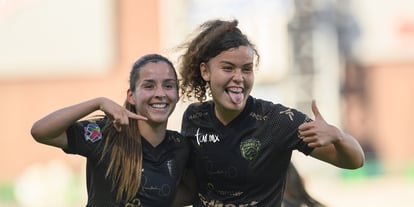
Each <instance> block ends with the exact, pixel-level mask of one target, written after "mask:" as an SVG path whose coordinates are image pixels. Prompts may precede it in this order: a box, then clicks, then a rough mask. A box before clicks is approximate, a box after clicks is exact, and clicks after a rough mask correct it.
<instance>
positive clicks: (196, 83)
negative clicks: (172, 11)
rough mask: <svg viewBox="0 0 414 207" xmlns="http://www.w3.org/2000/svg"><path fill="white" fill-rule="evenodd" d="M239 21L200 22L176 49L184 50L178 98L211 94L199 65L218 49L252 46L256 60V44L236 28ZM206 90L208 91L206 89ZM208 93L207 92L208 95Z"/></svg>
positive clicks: (257, 61) (180, 68)
mask: <svg viewBox="0 0 414 207" xmlns="http://www.w3.org/2000/svg"><path fill="white" fill-rule="evenodd" d="M237 25H238V21H237V20H232V21H223V20H210V21H207V22H205V23H203V24H201V25H200V26H199V27H198V28H197V29H196V30H195V31H194V33H193V34H192V36H193V38H190V39H189V40H188V41H187V42H185V43H183V44H182V45H181V46H180V48H179V49H184V50H185V52H184V54H183V55H181V56H180V57H179V62H180V65H179V67H178V70H179V74H180V76H181V80H180V81H181V85H180V89H181V95H182V96H181V98H182V99H188V100H192V99H193V98H194V99H196V100H198V101H200V102H202V101H205V100H206V98H207V95H208V96H210V95H211V91H210V90H209V88H210V87H209V85H208V83H207V82H206V81H205V80H204V79H203V78H202V76H201V73H200V64H201V63H203V62H205V63H206V62H208V61H209V60H210V59H211V58H214V57H215V56H217V55H219V54H220V53H221V52H223V51H226V50H229V49H231V48H237V47H239V46H248V47H250V48H252V50H253V51H254V54H255V57H256V64H258V63H259V58H260V56H259V54H258V52H257V49H256V46H255V45H254V44H253V43H252V42H251V41H250V40H249V39H248V38H247V36H246V35H244V34H243V33H242V32H241V30H240V29H239V28H238V27H237ZM207 90H208V91H207ZM207 93H208V94H207Z"/></svg>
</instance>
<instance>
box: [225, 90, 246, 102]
mask: <svg viewBox="0 0 414 207" xmlns="http://www.w3.org/2000/svg"><path fill="white" fill-rule="evenodd" d="M228 94H229V96H230V99H231V101H232V102H233V103H234V104H241V103H242V102H243V98H244V94H243V93H234V92H231V91H229V92H228Z"/></svg>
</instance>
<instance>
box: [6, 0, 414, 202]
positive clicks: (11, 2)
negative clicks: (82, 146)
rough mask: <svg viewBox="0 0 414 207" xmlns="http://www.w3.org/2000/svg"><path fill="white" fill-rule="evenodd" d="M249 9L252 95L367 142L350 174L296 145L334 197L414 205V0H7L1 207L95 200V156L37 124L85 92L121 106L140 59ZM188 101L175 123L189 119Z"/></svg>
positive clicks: (319, 191)
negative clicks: (313, 106) (69, 147)
mask: <svg viewBox="0 0 414 207" xmlns="http://www.w3.org/2000/svg"><path fill="white" fill-rule="evenodd" d="M215 18H219V19H224V20H231V19H238V20H239V27H240V28H241V29H242V30H243V31H244V32H245V33H246V34H247V35H248V36H249V38H250V39H251V40H252V41H253V42H254V43H255V44H256V45H257V47H258V49H259V53H260V55H261V62H260V65H259V70H258V72H257V74H256V84H255V88H254V90H253V92H252V94H253V95H254V96H255V97H257V98H263V99H267V100H271V101H273V102H277V103H282V104H284V105H287V106H290V107H294V108H298V109H300V110H302V111H303V112H306V113H307V114H309V115H310V116H311V117H312V116H313V114H312V113H311V110H310V103H311V100H312V99H315V100H316V101H317V104H318V106H319V108H320V111H321V113H322V115H323V116H324V117H325V119H326V120H327V121H328V122H330V123H332V124H335V125H337V126H340V127H341V128H343V129H344V130H346V131H347V132H349V133H351V134H353V135H354V136H356V137H357V139H358V140H359V141H360V142H361V144H362V145H363V147H364V150H365V152H366V158H367V160H366V164H365V166H364V167H363V168H361V169H358V170H342V169H338V168H335V167H333V166H331V165H328V164H325V163H322V162H320V161H317V160H314V159H313V158H310V157H305V156H304V155H302V154H301V153H297V152H295V153H294V156H293V161H294V163H295V164H296V166H297V168H298V170H299V171H300V173H301V175H302V176H303V178H304V180H305V184H306V186H307V188H308V190H309V192H310V194H311V195H312V196H314V197H315V198H317V199H318V200H319V201H321V202H322V203H324V204H327V205H328V206H331V207H348V206H361V207H362V206H363V207H365V206H381V207H382V206H384V207H389V206H398V207H400V206H410V203H412V201H411V200H412V198H414V150H412V149H413V147H414V133H413V132H412V130H411V129H412V128H413V127H412V125H413V124H414V121H413V120H414V1H411V0H394V1H375V0H353V1H352V0H337V1H334V0H296V1H294V0H255V1H249V0H174V1H170V0H147V1H144V0H139V1H138V0H120V1H116V0H88V1H81V0H0V94H1V101H0V115H1V117H2V118H1V119H0V166H1V168H0V206H2V207H3V206H4V207H17V206H22V207H49V206H50V207H51V206H53V207H55V206H60V207H65V206H67V207H72V206H84V205H85V203H86V201H85V200H86V186H85V182H86V178H85V159H84V158H83V157H80V156H73V155H67V154H65V153H64V152H63V151H62V150H60V149H57V148H53V147H49V146H46V145H41V144H38V143H36V142H35V141H34V140H33V139H32V137H31V136H30V128H31V125H32V124H33V123H34V122H35V121H36V120H37V119H39V118H41V117H42V116H44V115H46V114H48V113H50V112H52V111H54V110H56V109H58V108H61V107H64V106H68V105H71V104H74V103H78V102H81V101H83V100H86V99H89V98H93V97H97V96H106V97H109V98H111V99H113V100H114V101H116V102H118V103H120V104H122V103H123V101H124V98H125V95H126V90H127V87H128V73H129V70H130V67H131V65H132V63H133V62H134V61H135V60H136V59H137V58H138V57H140V56H141V55H143V54H146V53H153V52H157V53H161V54H163V55H165V56H167V57H169V58H171V60H172V61H174V62H175V61H176V60H177V57H178V56H179V54H180V53H179V52H177V51H176V50H175V47H176V46H178V45H179V44H180V43H182V42H183V41H184V40H185V38H187V36H188V35H189V34H190V32H191V31H193V29H195V27H196V26H197V25H199V24H201V23H202V22H204V21H205V20H209V19H215ZM187 104H188V103H180V104H178V107H177V109H176V111H175V112H174V114H173V116H172V117H171V119H170V122H169V125H170V128H171V129H176V130H179V129H180V123H181V114H182V112H183V110H184V109H185V107H186V105H187Z"/></svg>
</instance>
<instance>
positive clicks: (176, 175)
mask: <svg viewBox="0 0 414 207" xmlns="http://www.w3.org/2000/svg"><path fill="white" fill-rule="evenodd" d="M106 122H107V119H102V120H98V121H96V122H95V121H81V122H77V123H75V124H74V125H72V126H70V127H69V129H68V130H67V132H66V133H67V135H68V144H69V146H68V149H65V150H64V151H65V152H66V153H69V154H78V155H81V156H84V157H86V158H87V163H86V180H87V192H88V203H87V205H86V206H88V207H89V206H91V207H92V206H93V207H95V206H97V207H113V206H128V207H139V206H143V207H147V206H171V204H172V201H173V199H174V196H175V194H176V190H177V186H178V184H179V182H180V180H181V178H182V175H183V172H184V169H185V167H186V165H187V160H188V156H189V153H190V145H189V143H188V141H187V140H186V139H183V137H182V136H181V135H180V134H179V133H178V132H175V131H170V130H167V132H166V135H165V139H164V140H163V141H162V142H161V143H160V144H159V145H158V146H156V147H153V146H152V145H151V144H150V143H148V142H147V141H146V140H145V138H144V137H142V152H143V164H142V177H141V186H140V188H139V192H138V193H137V195H136V196H135V198H134V199H133V200H131V201H128V202H127V203H116V201H115V197H116V193H115V191H112V190H111V189H112V188H111V181H110V180H109V178H108V179H106V178H105V173H106V170H107V168H108V164H109V163H108V159H104V160H103V161H102V162H100V158H101V155H102V150H103V146H104V143H105V141H104V140H105V137H106V136H105V134H102V129H103V127H104V125H105V123H106Z"/></svg>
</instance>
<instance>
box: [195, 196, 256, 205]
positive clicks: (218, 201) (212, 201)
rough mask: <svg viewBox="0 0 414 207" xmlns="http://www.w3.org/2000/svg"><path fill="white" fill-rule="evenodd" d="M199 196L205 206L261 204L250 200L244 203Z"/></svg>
mask: <svg viewBox="0 0 414 207" xmlns="http://www.w3.org/2000/svg"><path fill="white" fill-rule="evenodd" d="M198 197H199V198H200V201H201V203H203V205H204V206H208V207H253V206H257V205H258V204H259V202H257V201H250V202H246V203H243V204H240V203H238V204H235V203H223V201H220V200H208V199H207V198H206V197H204V196H203V195H201V194H198Z"/></svg>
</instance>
